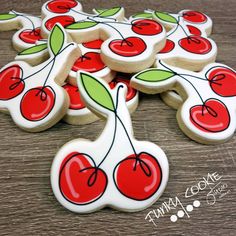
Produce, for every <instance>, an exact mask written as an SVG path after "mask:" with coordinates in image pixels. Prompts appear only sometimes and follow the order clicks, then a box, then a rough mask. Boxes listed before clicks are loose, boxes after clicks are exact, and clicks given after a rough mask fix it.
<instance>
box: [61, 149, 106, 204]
mask: <svg viewBox="0 0 236 236" xmlns="http://www.w3.org/2000/svg"><path fill="white" fill-rule="evenodd" d="M72 153H73V152H72ZM72 153H71V154H72ZM68 155H70V154H68ZM77 155H82V156H85V157H88V158H89V159H88V160H90V161H92V163H93V165H94V167H92V168H94V169H95V170H96V169H98V170H100V171H102V172H103V173H104V176H105V178H106V185H105V188H104V191H103V193H102V194H101V195H99V197H98V198H96V199H94V200H93V201H90V202H87V203H75V202H72V201H70V200H69V199H68V198H67V197H66V196H65V195H64V193H63V191H62V189H61V184H60V181H61V175H62V171H63V169H64V168H65V165H66V164H67V163H68V162H69V161H70V160H71V159H72V158H73V157H75V156H77ZM65 158H66V157H65ZM62 162H63V160H62ZM90 164H91V163H90ZM107 185H108V177H107V174H106V172H105V171H104V170H103V169H101V168H99V167H98V166H96V163H95V161H94V160H93V158H92V157H91V156H90V155H88V154H86V153H79V152H75V154H74V155H72V156H71V157H69V158H68V159H67V160H66V162H65V163H64V164H63V166H60V170H59V177H58V186H59V189H60V193H61V195H62V196H63V197H64V199H66V200H67V201H68V202H70V203H72V204H74V205H78V206H83V205H88V204H91V203H93V202H95V201H97V200H98V199H99V198H101V197H102V196H103V194H104V193H105V192H106V189H107Z"/></svg>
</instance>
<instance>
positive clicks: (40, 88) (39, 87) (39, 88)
mask: <svg viewBox="0 0 236 236" xmlns="http://www.w3.org/2000/svg"><path fill="white" fill-rule="evenodd" d="M44 88H50V89H51V91H52V92H53V94H54V100H53V106H52V108H51V110H50V111H49V112H48V114H47V115H46V116H44V117H42V118H41V119H38V120H29V119H27V118H26V117H25V116H24V114H23V112H22V100H23V99H24V97H25V95H26V94H27V93H28V92H29V91H31V90H35V89H37V90H39V91H40V90H43V89H44ZM37 96H40V95H37ZM47 96H48V95H47ZM55 101H56V93H55V91H54V90H53V88H52V87H51V86H42V87H41V86H38V87H34V88H31V89H29V90H28V91H26V92H25V94H24V95H23V96H22V98H21V101H20V104H19V105H20V113H21V115H22V117H24V118H25V119H26V120H28V121H30V122H38V121H41V120H44V119H45V118H46V117H47V116H48V115H49V114H50V113H51V111H52V110H53V109H54V107H55Z"/></svg>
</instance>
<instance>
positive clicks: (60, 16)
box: [44, 15, 75, 31]
mask: <svg viewBox="0 0 236 236" xmlns="http://www.w3.org/2000/svg"><path fill="white" fill-rule="evenodd" d="M65 16H66V17H70V18H73V19H74V21H73V22H75V18H74V17H73V16H70V15H57V16H54V17H52V18H48V19H47V21H46V22H44V27H45V28H46V29H47V30H48V31H51V30H52V29H53V28H54V26H55V25H56V24H57V23H59V24H61V23H60V21H56V22H55V23H54V25H53V27H52V28H50V29H49V28H48V27H47V22H49V21H51V20H52V19H54V18H63V17H65ZM72 24H74V23H70V24H68V25H63V28H65V29H66V27H67V26H69V25H72Z"/></svg>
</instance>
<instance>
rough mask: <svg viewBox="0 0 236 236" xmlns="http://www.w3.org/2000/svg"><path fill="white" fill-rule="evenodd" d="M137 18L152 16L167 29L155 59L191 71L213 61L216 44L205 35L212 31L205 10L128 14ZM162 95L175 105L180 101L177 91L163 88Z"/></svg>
mask: <svg viewBox="0 0 236 236" xmlns="http://www.w3.org/2000/svg"><path fill="white" fill-rule="evenodd" d="M137 18H149V19H155V20H157V21H158V22H160V23H161V24H163V25H164V26H165V28H166V29H167V30H168V31H169V32H168V33H167V41H166V45H165V47H164V48H163V49H162V50H161V51H160V52H159V53H158V54H157V60H163V61H164V62H166V63H168V64H170V65H173V66H177V67H181V68H183V69H188V70H192V71H199V70H202V69H203V68H204V67H205V66H206V65H207V64H209V63H211V62H214V61H215V58H216V55H217V47H216V44H215V43H214V42H213V41H212V40H210V39H207V38H206V37H207V36H209V35H210V34H211V32H212V20H211V19H210V17H208V16H207V15H205V14H204V13H201V12H198V11H193V10H182V11H180V12H179V13H178V14H170V13H165V12H158V11H151V10H147V11H145V12H143V13H139V14H135V15H133V16H132V17H131V19H137ZM161 98H162V100H163V101H164V102H165V103H166V104H167V105H169V106H171V107H173V108H175V109H177V108H178V107H179V106H180V105H181V104H182V103H183V100H182V98H181V97H180V96H179V95H178V94H177V93H176V91H167V92H164V93H162V94H161Z"/></svg>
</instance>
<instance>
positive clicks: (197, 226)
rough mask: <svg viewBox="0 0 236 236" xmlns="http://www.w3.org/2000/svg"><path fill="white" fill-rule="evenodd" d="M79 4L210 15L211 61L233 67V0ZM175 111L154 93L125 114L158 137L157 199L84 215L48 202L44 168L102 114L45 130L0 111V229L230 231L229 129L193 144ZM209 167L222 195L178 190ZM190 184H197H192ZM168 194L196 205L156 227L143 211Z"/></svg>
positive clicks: (26, 6)
mask: <svg viewBox="0 0 236 236" xmlns="http://www.w3.org/2000/svg"><path fill="white" fill-rule="evenodd" d="M43 3H44V1H37V0H35V1H33V0H31V1H30V0H24V1H19V0H18V1H17V0H1V3H0V12H8V11H9V10H11V9H14V10H17V11H21V12H26V13H31V14H40V7H41V5H42V4H43ZM82 4H83V6H84V9H85V10H86V11H88V12H89V11H91V9H92V8H93V7H100V8H108V7H112V6H117V5H121V6H124V7H125V9H126V15H127V16H128V15H130V14H134V13H136V12H140V11H142V10H144V9H146V8H150V9H155V10H160V11H169V12H173V13H175V12H176V13H177V12H178V11H180V10H182V9H195V10H199V11H202V12H205V13H206V14H208V15H209V16H210V17H211V18H212V19H213V21H214V31H213V35H212V38H213V39H214V40H215V41H216V43H217V44H218V48H219V53H218V62H221V63H225V64H227V65H228V66H231V67H233V68H236V64H235V62H236V30H235V25H236V15H235V9H236V1H235V0H224V1H222V0H211V1H210V0H209V1H203V0H195V1H189V0H188V1H186V0H184V1H182V0H181V1H162V0H159V1H156V0H146V1H139V0H126V1H125V0H123V1H122V0H119V1H105V0H100V1H95V0H87V1H82ZM13 33H14V32H13V31H11V32H0V55H1V57H0V66H1V67H2V66H4V65H5V64H6V63H8V62H10V61H12V60H13V58H14V56H15V53H16V52H15V51H14V50H13V48H12V46H11V37H12V35H13ZM175 113H176V112H175V110H173V109H171V108H169V107H167V106H166V105H165V104H164V103H163V102H162V101H161V100H160V98H159V96H157V95H154V96H147V95H141V96H140V105H139V107H138V109H137V111H136V112H135V113H134V114H133V116H132V120H133V126H134V132H135V136H136V138H137V139H139V140H149V141H151V142H154V143H156V144H158V145H159V146H160V147H161V148H162V149H163V150H164V151H165V153H166V155H167V156H168V159H169V164H170V178H169V182H168V186H167V188H166V190H165V192H164V194H163V195H162V197H161V198H160V199H159V201H157V202H156V203H155V204H154V205H153V206H151V207H150V208H148V209H146V210H144V211H141V212H138V213H122V212H119V211H116V210H112V209H103V210H100V211H98V212H96V213H92V214H87V215H79V214H74V213H71V212H69V211H68V210H66V209H64V208H63V207H62V206H61V205H60V204H59V203H58V202H57V201H56V199H55V198H54V195H53V193H52V190H51V187H50V181H49V173H50V167H51V163H52V160H53V157H54V155H55V154H56V152H57V150H58V149H59V148H60V147H61V146H62V145H63V144H65V143H66V142H68V141H70V140H72V139H75V138H78V137H82V138H87V139H91V140H93V139H95V138H96V137H97V136H98V134H99V133H100V132H101V130H102V129H103V127H104V124H105V123H104V121H98V122H95V123H93V124H90V125H85V126H71V125H67V124H65V123H63V122H60V123H58V124H57V125H55V126H54V127H53V128H51V129H49V130H47V131H45V132H42V133H35V134H31V133H26V132H24V131H22V130H20V129H19V128H17V127H16V125H15V124H14V123H13V122H12V120H11V118H10V117H9V116H8V115H5V114H0V137H1V138H0V235H91V234H93V233H94V234H97V235H236V192H235V189H236V181H235V179H236V168H235V163H236V159H235V156H236V136H235V137H233V138H232V139H231V140H230V141H229V142H227V143H225V144H221V145H215V146H207V145H201V144H198V143H196V142H194V141H191V140H190V139H189V138H187V137H186V136H185V135H184V134H183V133H182V132H181V131H180V129H179V128H178V125H177V122H176V118H175ZM214 172H217V173H218V174H219V175H220V176H222V178H221V180H223V183H224V186H226V187H227V188H226V189H224V191H226V190H227V192H226V193H227V194H223V195H222V196H221V197H219V196H217V194H216V202H215V204H213V205H210V204H209V202H207V201H206V197H207V194H209V191H210V189H209V186H206V189H205V190H202V191H200V192H199V193H198V194H197V195H195V196H194V197H190V198H186V197H185V191H186V189H188V188H190V187H191V186H192V185H196V184H197V183H198V182H199V181H200V180H202V178H203V177H205V178H206V176H207V175H208V173H214ZM217 183H218V182H217ZM202 184H203V187H204V182H202ZM203 187H201V188H203ZM193 189H195V190H194V191H197V190H196V187H195V188H193ZM176 197H178V198H179V200H180V201H181V202H182V204H183V205H184V206H186V205H188V204H191V203H193V200H195V199H197V200H199V201H200V203H201V205H200V207H199V208H194V210H193V211H192V212H190V213H189V218H188V217H187V216H186V215H185V216H184V217H183V218H182V219H179V220H178V221H177V222H175V223H173V222H171V221H170V216H171V215H173V214H176V213H177V211H178V210H179V209H172V210H170V211H169V212H165V214H164V215H163V217H160V218H159V219H157V218H156V219H155V224H156V226H154V224H153V223H152V222H148V220H145V217H146V216H147V214H148V213H149V212H150V211H152V210H155V209H156V210H157V209H158V208H159V207H161V206H162V205H163V204H164V202H168V201H169V198H172V199H176ZM156 212H157V211H156ZM152 217H154V216H153V213H152Z"/></svg>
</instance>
